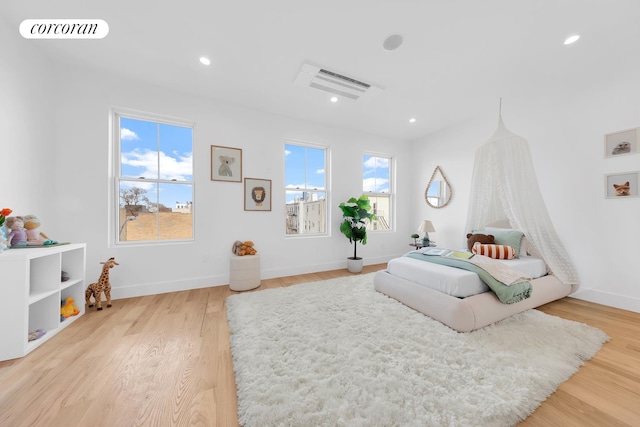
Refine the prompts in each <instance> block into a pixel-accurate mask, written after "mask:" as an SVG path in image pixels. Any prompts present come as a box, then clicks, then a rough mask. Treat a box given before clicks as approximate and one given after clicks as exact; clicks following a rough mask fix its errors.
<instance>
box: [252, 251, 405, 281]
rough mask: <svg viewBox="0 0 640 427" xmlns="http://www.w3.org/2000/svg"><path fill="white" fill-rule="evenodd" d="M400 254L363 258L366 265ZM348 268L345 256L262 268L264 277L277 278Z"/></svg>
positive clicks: (383, 261) (381, 261)
mask: <svg viewBox="0 0 640 427" xmlns="http://www.w3.org/2000/svg"><path fill="white" fill-rule="evenodd" d="M399 256H400V255H391V256H383V257H374V258H365V259H364V260H363V261H364V262H363V264H364V265H373V264H382V263H386V262H389V260H391V259H393V258H397V257H399ZM346 268H347V259H346V258H345V259H344V261H340V262H331V263H326V264H313V265H304V266H299V267H290V268H275V269H271V270H269V269H267V270H262V278H263V279H275V278H278V277H287V276H295V275H298V274H309V273H318V272H321V271H331V270H340V269H346Z"/></svg>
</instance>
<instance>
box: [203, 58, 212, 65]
mask: <svg viewBox="0 0 640 427" xmlns="http://www.w3.org/2000/svg"><path fill="white" fill-rule="evenodd" d="M200 62H202V63H203V64H204V65H211V60H210V59H209V58H207V57H206V56H201V57H200Z"/></svg>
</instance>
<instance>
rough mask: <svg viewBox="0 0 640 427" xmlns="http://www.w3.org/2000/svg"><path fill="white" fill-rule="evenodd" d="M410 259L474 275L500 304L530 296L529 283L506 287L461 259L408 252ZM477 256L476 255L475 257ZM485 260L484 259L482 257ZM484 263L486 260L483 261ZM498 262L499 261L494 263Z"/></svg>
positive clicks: (480, 269)
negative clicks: (445, 266) (457, 269)
mask: <svg viewBox="0 0 640 427" xmlns="http://www.w3.org/2000/svg"><path fill="white" fill-rule="evenodd" d="M405 256H408V257H410V258H415V259H419V260H421V261H426V262H431V263H434V264H440V265H447V266H449V267H455V268H461V269H463V270H468V271H472V272H474V273H476V274H477V275H478V276H479V277H480V279H481V280H482V281H483V282H484V283H486V284H487V286H489V288H490V289H491V290H492V291H493V292H494V293H495V294H496V296H497V297H498V299H499V300H500V302H502V303H503V304H513V303H516V302H518V301H522V300H524V299H527V298H529V297H530V296H531V290H532V288H531V283H529V282H528V281H520V282H517V283H513V284H511V285H506V284H504V283H503V282H501V281H500V280H498V279H496V278H495V277H494V276H492V275H491V274H490V273H489V272H488V271H486V270H485V269H483V268H481V267H479V266H478V265H476V264H474V263H473V262H472V261H471V260H472V259H473V258H472V259H470V260H465V259H461V258H453V257H449V256H439V255H423V254H422V253H420V252H410V253H408V254H406V255H405ZM476 256H478V255H476ZM483 258H485V257H483ZM485 262H486V260H485ZM496 262H499V261H496Z"/></svg>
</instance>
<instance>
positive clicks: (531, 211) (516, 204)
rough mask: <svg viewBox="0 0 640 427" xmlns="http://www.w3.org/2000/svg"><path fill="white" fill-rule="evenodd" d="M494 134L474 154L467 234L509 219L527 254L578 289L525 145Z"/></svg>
mask: <svg viewBox="0 0 640 427" xmlns="http://www.w3.org/2000/svg"><path fill="white" fill-rule="evenodd" d="M498 117H499V118H498V129H497V130H496V132H495V134H494V135H493V136H492V137H491V138H490V139H489V141H487V142H486V143H485V144H484V145H482V146H481V147H480V148H479V149H478V150H477V152H476V155H475V162H474V165H473V179H472V182H471V197H470V198H471V200H470V203H469V211H468V214H467V228H466V230H468V231H471V230H481V229H482V227H484V226H485V225H487V224H489V223H492V222H499V221H501V220H504V219H508V221H509V225H510V227H512V228H515V229H518V230H521V231H522V232H523V233H524V234H525V236H526V237H525V238H526V240H527V247H528V249H529V252H530V253H531V254H532V255H534V256H537V257H539V258H542V259H544V261H545V262H546V263H547V267H548V269H549V271H550V272H551V273H552V274H553V275H555V276H556V277H557V278H558V279H559V280H560V281H561V282H562V283H565V284H568V285H571V287H572V292H573V291H575V290H576V289H577V288H578V283H579V280H578V273H577V271H576V270H575V267H574V266H573V263H572V261H571V258H570V257H569V254H568V253H567V251H566V250H565V248H564V246H563V244H562V242H561V241H560V239H559V237H558V235H557V233H556V231H555V228H554V227H553V223H552V222H551V218H550V217H549V213H548V212H547V208H546V206H545V204H544V199H543V198H542V193H541V191H540V187H539V185H538V179H537V178H536V173H535V169H534V167H533V161H532V158H531V152H530V151H529V144H528V143H527V140H526V139H524V138H522V137H520V136H518V135H515V134H513V133H511V132H509V131H508V130H507V129H506V128H505V126H504V123H503V121H502V115H501V114H499V115H498Z"/></svg>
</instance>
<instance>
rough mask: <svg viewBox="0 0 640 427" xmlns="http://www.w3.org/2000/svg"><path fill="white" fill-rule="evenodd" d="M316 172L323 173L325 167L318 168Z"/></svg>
mask: <svg viewBox="0 0 640 427" xmlns="http://www.w3.org/2000/svg"><path fill="white" fill-rule="evenodd" d="M316 173H317V174H318V175H321V174H323V173H324V168H323V169H316Z"/></svg>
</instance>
